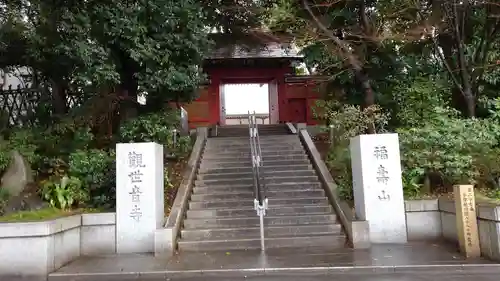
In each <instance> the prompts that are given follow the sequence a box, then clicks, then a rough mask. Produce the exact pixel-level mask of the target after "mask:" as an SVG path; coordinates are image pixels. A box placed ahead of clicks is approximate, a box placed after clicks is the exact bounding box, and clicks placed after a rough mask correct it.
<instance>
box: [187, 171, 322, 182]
mask: <svg viewBox="0 0 500 281" xmlns="http://www.w3.org/2000/svg"><path fill="white" fill-rule="evenodd" d="M315 175H316V172H315V171H314V170H313V169H310V170H289V171H271V170H264V171H263V173H262V176H263V177H264V178H266V179H267V178H272V177H291V176H295V177H307V176H315ZM250 177H253V173H252V171H250V172H245V173H225V174H198V176H197V179H198V180H226V179H242V178H250Z"/></svg>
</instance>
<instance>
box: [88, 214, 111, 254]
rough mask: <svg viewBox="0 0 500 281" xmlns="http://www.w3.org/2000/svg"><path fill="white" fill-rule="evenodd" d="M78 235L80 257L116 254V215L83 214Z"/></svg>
mask: <svg viewBox="0 0 500 281" xmlns="http://www.w3.org/2000/svg"><path fill="white" fill-rule="evenodd" d="M80 235H81V241H80V245H81V255H82V256H97V255H106V254H114V253H116V214H115V213H99V214H83V215H82V227H81V230H80Z"/></svg>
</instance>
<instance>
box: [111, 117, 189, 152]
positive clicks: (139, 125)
mask: <svg viewBox="0 0 500 281" xmlns="http://www.w3.org/2000/svg"><path fill="white" fill-rule="evenodd" d="M179 119H180V117H179V116H177V115H176V114H175V111H173V110H171V111H165V112H161V113H151V114H147V115H144V116H140V117H137V118H134V119H130V120H128V121H127V122H125V123H124V124H123V125H122V126H121V128H120V141H121V142H157V143H161V144H165V143H167V142H168V141H169V139H172V130H174V129H177V125H178V124H179Z"/></svg>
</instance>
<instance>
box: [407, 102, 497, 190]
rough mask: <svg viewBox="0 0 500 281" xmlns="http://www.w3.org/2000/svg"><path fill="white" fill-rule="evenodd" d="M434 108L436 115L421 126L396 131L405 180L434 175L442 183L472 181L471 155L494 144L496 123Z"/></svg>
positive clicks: (481, 151)
mask: <svg viewBox="0 0 500 281" xmlns="http://www.w3.org/2000/svg"><path fill="white" fill-rule="evenodd" d="M434 111H435V112H437V113H440V114H439V115H436V116H435V117H434V118H432V119H429V120H428V122H426V124H425V125H423V126H421V127H414V128H403V129H399V130H398V133H399V134H400V145H401V156H402V164H403V171H404V172H403V177H404V178H405V181H407V182H413V183H415V182H422V180H423V178H424V177H428V176H429V175H437V176H438V177H440V178H441V181H442V184H443V185H445V186H450V185H452V184H457V183H463V184H469V183H475V181H476V179H477V177H478V176H479V175H478V173H477V170H476V169H475V168H474V156H475V155H486V154H488V153H489V152H490V151H491V149H492V147H494V146H496V145H497V144H498V132H500V126H499V125H498V124H494V123H492V122H490V120H487V119H486V120H484V119H483V120H480V119H461V118H459V117H458V112H456V111H454V110H451V109H444V108H434Z"/></svg>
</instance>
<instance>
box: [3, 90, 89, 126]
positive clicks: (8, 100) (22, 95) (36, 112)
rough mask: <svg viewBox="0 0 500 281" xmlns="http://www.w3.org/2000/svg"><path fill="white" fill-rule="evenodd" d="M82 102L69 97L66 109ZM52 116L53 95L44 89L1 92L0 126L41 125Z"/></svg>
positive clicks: (78, 98) (74, 97)
mask: <svg viewBox="0 0 500 281" xmlns="http://www.w3.org/2000/svg"><path fill="white" fill-rule="evenodd" d="M81 102H82V100H81V98H80V97H79V96H72V95H68V96H67V98H66V107H67V108H73V107H75V106H78V105H80V104H81ZM51 114H52V94H51V92H50V90H49V89H44V88H22V87H20V86H18V87H17V88H12V87H9V88H8V89H7V90H0V122H1V123H0V126H1V127H27V126H34V125H36V124H40V122H41V121H42V120H40V119H41V118H43V117H48V116H50V115H51Z"/></svg>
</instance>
